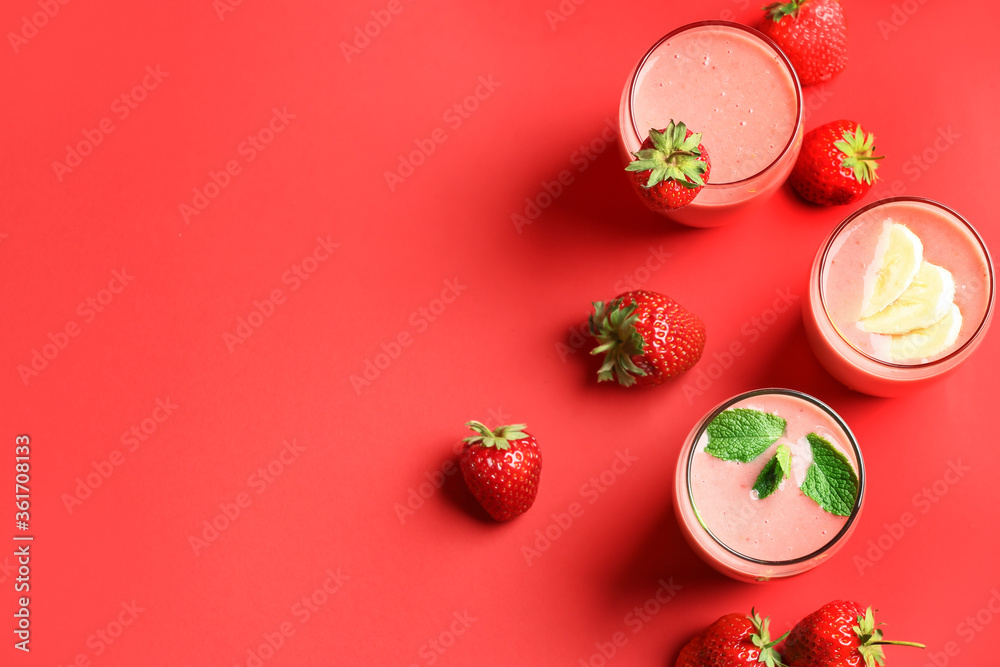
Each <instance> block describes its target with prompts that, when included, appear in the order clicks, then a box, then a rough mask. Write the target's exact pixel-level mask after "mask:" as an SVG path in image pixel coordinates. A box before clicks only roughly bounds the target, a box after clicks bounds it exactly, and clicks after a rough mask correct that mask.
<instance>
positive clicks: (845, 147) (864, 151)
mask: <svg viewBox="0 0 1000 667" xmlns="http://www.w3.org/2000/svg"><path fill="white" fill-rule="evenodd" d="M833 145H834V146H836V147H837V150H839V151H840V152H841V153H843V154H844V161H843V162H841V163H840V166H842V167H844V168H845V169H851V170H852V171H854V178H855V179H856V180H857V181H858V183H867V184H868V185H871V184H872V183H874V182H875V181H876V180H877V178H878V176H877V175H876V174H875V170H876V169H878V160H882V159H884V158H885V156H884V155H879V156H878V157H875V156H874V155H872V154H873V153H874V152H875V135H874V134H871V133H870V132H869V133H868V135H867V136H866V135H865V132H864V130H862V129H861V126H860V125H858V126H857V128H855V130H854V134H851V131H850V130H845V131H844V138H843V140H841V141H835V142H833Z"/></svg>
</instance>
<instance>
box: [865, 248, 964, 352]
mask: <svg viewBox="0 0 1000 667" xmlns="http://www.w3.org/2000/svg"><path fill="white" fill-rule="evenodd" d="M954 299H955V279H954V278H952V276H951V273H950V272H949V271H948V270H947V269H942V268H941V267H940V266H937V265H935V264H931V263H930V262H923V263H922V264H921V265H920V270H919V271H918V272H917V277H916V278H914V279H913V282H911V283H910V286H909V287H907V288H906V290H905V291H904V292H903V293H902V294H901V295H900V296H899V298H898V299H896V300H895V301H893V302H892V303H890V304H889V305H888V306H886V307H885V308H883V309H882V310H880V311H879V312H877V313H875V314H874V315H872V316H871V317H867V318H865V319H863V320H861V322H860V325H861V328H862V329H864V330H865V331H870V332H871V333H880V334H904V333H909V332H910V331H913V330H915V329H923V328H925V327H929V326H931V325H932V324H935V323H937V322H938V321H940V320H941V318H942V317H944V316H945V315H947V314H948V310H950V309H951V304H952V301H953V300H954Z"/></svg>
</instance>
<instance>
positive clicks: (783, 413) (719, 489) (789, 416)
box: [690, 394, 858, 561]
mask: <svg viewBox="0 0 1000 667" xmlns="http://www.w3.org/2000/svg"><path fill="white" fill-rule="evenodd" d="M737 408H749V409H753V410H758V411H760V412H765V413H772V414H776V415H778V416H779V417H782V418H783V419H785V420H786V421H787V423H786V425H785V431H784V433H783V434H782V435H781V436H780V437H779V438H778V440H777V441H776V442H774V443H773V444H772V445H771V446H770V447H768V448H767V450H766V451H765V452H764V453H763V454H761V455H759V456H758V457H757V458H755V459H754V460H752V461H750V462H749V463H740V462H738V461H723V460H721V459H719V458H716V457H715V456H713V455H711V454H709V453H707V452H706V451H705V447H706V445H707V444H708V434H707V432H703V433H702V434H701V436H700V437H699V439H698V441H697V442H696V443H695V450H694V453H693V455H692V456H693V458H692V461H691V475H690V484H691V493H692V500H693V501H694V506H695V508H696V510H697V512H698V514H699V515H700V516H701V518H702V520H703V521H704V523H705V525H706V527H707V528H708V529H709V531H711V533H712V534H713V535H715V537H716V539H717V540H719V541H720V542H722V543H723V544H725V545H726V546H728V547H729V548H730V549H732V550H734V551H736V552H738V553H740V554H742V555H743V556H747V557H750V558H755V559H758V560H766V561H788V560H793V559H796V558H800V557H802V556H807V555H809V554H812V553H814V552H816V551H818V550H819V549H821V548H822V547H824V546H826V545H827V544H828V543H829V542H831V541H832V540H833V539H834V538H835V537H836V536H837V534H838V533H839V532H840V530H841V528H843V527H844V524H845V523H846V522H847V520H848V517H846V516H838V515H836V514H832V513H830V512H827V511H825V510H824V509H822V508H821V507H820V506H819V505H818V504H817V502H816V501H815V500H813V499H812V498H810V497H809V496H807V495H806V494H805V493H803V492H802V490H801V489H800V488H799V487H801V485H802V483H803V482H804V481H805V478H806V474H807V470H808V468H809V466H810V464H811V463H812V462H813V457H812V452H811V449H810V446H809V444H808V442H807V440H806V436H807V435H809V434H810V433H815V434H817V435H819V436H820V437H822V438H824V439H826V440H827V441H828V442H829V443H830V444H831V445H833V446H834V447H835V448H836V449H837V450H838V451H840V452H841V453H842V454H844V456H846V457H847V459H848V461H850V464H851V466H852V467H853V468H854V470H855V471H856V470H857V469H858V461H857V457H856V456H855V454H854V450H853V448H852V447H851V445H850V439H849V438H848V436H847V434H846V433H845V432H844V430H843V429H842V428H840V426H839V425H838V424H837V422H836V421H835V420H834V419H833V418H832V417H831V416H830V415H829V414H828V413H827V412H825V411H824V410H822V409H821V408H820V407H818V406H816V405H814V404H813V403H810V402H809V401H806V400H804V399H800V398H797V397H795V396H789V395H784V394H762V395H759V396H753V397H750V398H747V399H744V400H742V401H739V402H737V403H735V404H734V405H732V406H730V408H729V409H730V410H733V409H737ZM782 444H784V445H787V446H788V447H789V448H790V449H791V450H792V466H791V474H790V475H789V477H788V478H787V479H785V480H784V481H783V482H782V483H781V485H780V487H779V488H778V490H777V491H775V492H774V493H772V494H771V495H769V496H767V497H766V498H758V497H757V494H756V492H755V491H754V483H755V482H756V481H757V476H758V475H759V474H760V472H761V470H762V469H763V468H764V466H765V464H767V462H768V461H770V460H771V458H772V457H773V456H774V454H775V451H776V450H777V448H778V446H779V445H782Z"/></svg>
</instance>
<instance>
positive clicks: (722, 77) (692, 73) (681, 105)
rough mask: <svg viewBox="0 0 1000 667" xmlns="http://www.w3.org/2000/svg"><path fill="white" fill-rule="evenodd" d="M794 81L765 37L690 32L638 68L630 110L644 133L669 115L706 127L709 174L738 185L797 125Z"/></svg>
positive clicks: (759, 167)
mask: <svg viewBox="0 0 1000 667" xmlns="http://www.w3.org/2000/svg"><path fill="white" fill-rule="evenodd" d="M796 104H797V103H796V95H795V82H794V80H793V79H792V76H791V74H789V72H788V70H787V69H786V68H785V67H784V66H783V64H782V62H781V59H780V58H779V57H778V55H777V54H776V53H775V52H774V51H773V50H772V49H770V48H768V47H767V46H766V45H765V44H764V43H763V42H761V41H760V40H759V39H755V38H753V37H751V36H750V35H749V34H747V33H744V32H742V31H738V30H732V29H729V28H718V27H713V28H706V29H700V30H690V31H688V32H685V33H682V34H680V35H676V36H674V37H672V38H671V39H670V40H668V41H666V42H663V44H661V45H660V47H659V48H658V49H657V50H656V51H654V52H653V54H652V55H651V56H650V57H649V58H648V59H647V60H646V65H645V67H644V68H643V69H642V70H640V71H639V74H638V76H637V78H636V86H635V89H634V93H633V98H632V112H633V114H634V116H635V124H636V127H637V129H638V130H639V134H640V135H643V136H645V134H648V133H649V128H651V127H655V128H657V129H661V128H663V127H665V126H666V125H667V122H668V121H669V120H671V119H674V120H677V121H683V122H684V123H686V124H687V125H688V127H689V128H690V129H691V131H692V132H701V133H702V134H703V135H704V136H703V138H702V143H703V144H704V145H705V148H706V150H708V153H709V155H710V156H711V158H712V175H711V180H712V182H714V183H732V182H734V181H740V180H743V179H744V178H748V177H750V176H753V175H754V174H756V173H757V172H759V171H762V170H763V169H764V168H765V167H767V166H768V165H769V164H771V163H772V162H774V160H775V158H777V157H778V155H779V154H780V153H781V152H782V151H783V150H784V148H785V145H786V144H788V142H789V141H790V140H791V139H792V134H793V132H794V131H795V125H796Z"/></svg>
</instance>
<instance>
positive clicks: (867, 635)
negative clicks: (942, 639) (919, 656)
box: [853, 607, 926, 667]
mask: <svg viewBox="0 0 1000 667" xmlns="http://www.w3.org/2000/svg"><path fill="white" fill-rule="evenodd" d="M878 625H881V623H879V624H878ZM878 625H876V624H875V615H874V614H873V613H872V608H871V607H868V609H867V610H865V615H864V616H858V624H857V625H855V626H854V628H853V629H854V634H856V635H857V636H858V641H859V642H860V646H858V653H860V654H861V657H863V658H864V659H865V667H876V666H877V665H884V664H885V653H884V652H883V651H882V647H883V646H886V645H890V646H914V647H916V648H926V647H925V646H924V645H923V644H918V643H916V642H895V641H893V642H890V641H886V640H884V639H882V630H880V629H879V627H878Z"/></svg>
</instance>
